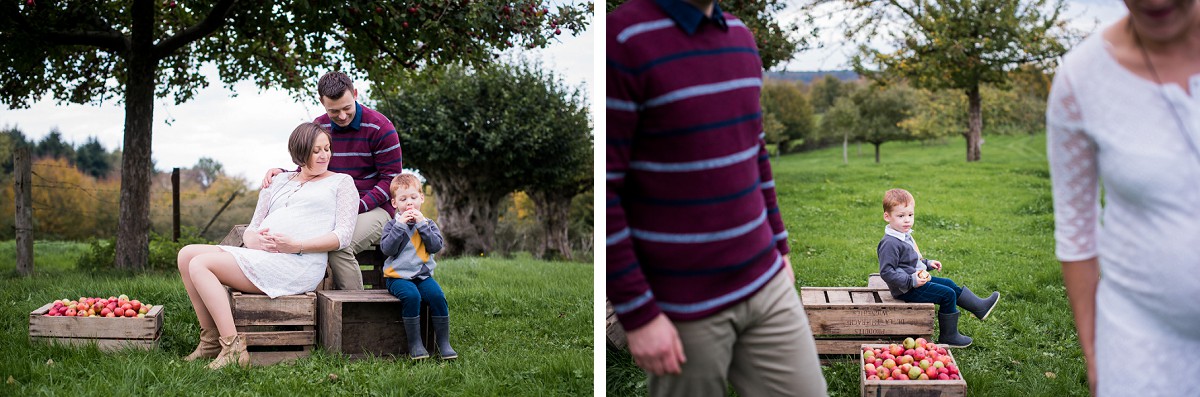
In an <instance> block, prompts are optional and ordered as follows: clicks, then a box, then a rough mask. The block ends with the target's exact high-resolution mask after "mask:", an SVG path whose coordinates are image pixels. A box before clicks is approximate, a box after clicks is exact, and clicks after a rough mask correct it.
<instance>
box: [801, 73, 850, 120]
mask: <svg viewBox="0 0 1200 397" xmlns="http://www.w3.org/2000/svg"><path fill="white" fill-rule="evenodd" d="M847 88H848V87H847V86H846V83H843V82H842V80H841V79H839V78H837V77H834V75H832V74H827V75H825V77H822V78H821V79H819V80H815V81H813V82H812V87H811V88H810V89H809V91H808V96H809V97H810V98H812V106H813V110H814V111H816V112H817V113H825V112H826V111H828V110H829V108H831V107H833V103H834V102H837V100H838V98H841V97H842V96H844V95H845V93H846V91H848V90H847Z"/></svg>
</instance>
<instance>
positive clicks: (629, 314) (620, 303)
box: [604, 29, 686, 375]
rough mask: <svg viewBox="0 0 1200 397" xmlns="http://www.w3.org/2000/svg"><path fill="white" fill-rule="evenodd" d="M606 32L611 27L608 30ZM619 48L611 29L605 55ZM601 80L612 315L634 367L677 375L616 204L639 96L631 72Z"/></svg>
mask: <svg viewBox="0 0 1200 397" xmlns="http://www.w3.org/2000/svg"><path fill="white" fill-rule="evenodd" d="M610 32H611V29H610ZM621 50H622V49H621V48H620V47H619V44H618V43H617V41H616V34H609V36H608V58H609V60H610V61H613V62H618V63H620V62H621V59H616V60H614V57H617V58H620V52H621ZM607 73H608V74H607V76H608V78H607V79H605V80H606V83H607V85H608V90H607V91H608V92H607V97H606V98H605V104H606V108H607V110H606V111H605V114H606V116H607V120H608V128H607V135H608V136H607V142H606V146H607V148H606V152H607V158H606V161H605V167H606V169H605V171H606V172H605V184H606V188H605V191H604V197H605V202H606V203H607V205H606V209H605V212H606V218H607V220H608V222H607V224H608V226H607V230H606V233H607V236H608V237H607V238H606V248H605V250H606V251H607V253H608V255H607V257H608V259H607V261H608V263H607V265H606V272H607V288H606V289H605V291H606V293H607V294H608V299H609V300H610V301H612V304H613V309H614V311H616V313H617V319H619V320H620V321H621V325H622V326H624V327H625V330H626V339H627V340H628V341H629V352H630V353H631V354H632V355H633V359H634V361H635V362H636V363H637V365H638V366H639V367H641V368H642V369H645V370H647V371H649V372H650V373H653V374H655V375H663V374H677V373H679V372H680V364H682V363H683V362H684V361H685V360H686V358H685V356H684V354H683V343H682V342H681V341H680V339H679V334H678V332H677V331H676V329H675V325H674V324H672V323H671V320H670V319H668V318H667V316H666V315H664V314H663V313H662V311H661V310H659V308H658V304H657V303H656V302H655V299H654V293H653V292H652V291H651V290H650V284H648V283H647V282H646V278H645V275H644V274H642V268H641V265H640V264H639V263H638V259H637V255H636V254H635V253H634V250H633V237H632V230H631V229H630V228H629V222H628V219H627V218H626V213H625V208H624V206H623V205H622V203H621V199H622V193H623V190H624V189H625V174H626V173H627V172H628V171H629V159H630V154H631V151H632V147H633V145H632V144H633V135H634V131H635V130H636V128H637V124H638V116H639V113H638V105H637V103H638V99H637V98H638V96H637V93H636V92H635V90H636V89H635V87H636V84H635V83H634V77H633V76H631V75H630V74H628V73H626V72H622V71H620V70H617V69H616V68H613V67H611V66H609V67H608V68H607Z"/></svg>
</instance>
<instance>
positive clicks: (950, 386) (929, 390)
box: [858, 344, 967, 397]
mask: <svg viewBox="0 0 1200 397" xmlns="http://www.w3.org/2000/svg"><path fill="white" fill-rule="evenodd" d="M938 346H941V347H944V348H946V355H948V356H950V358H952V359H953V358H954V352H952V351H950V346H949V345H938ZM866 347H870V348H872V349H874V348H877V347H882V348H885V349H886V348H887V347H888V345H886V344H863V345H861V346H859V347H858V351H859V354H858V379H859V381H858V383H859V390H861V391H862V397H868V396H869V397H911V396H920V397H966V395H967V380H966V378H964V377H963V374H962V365H959V363H958V360H957V359H955V360H954V365H957V366H958V371H959V372H958V379H955V380H867V374H866V373H864V372H863V366H864V365H866V362H865V361H863V357H862V349H863V348H866Z"/></svg>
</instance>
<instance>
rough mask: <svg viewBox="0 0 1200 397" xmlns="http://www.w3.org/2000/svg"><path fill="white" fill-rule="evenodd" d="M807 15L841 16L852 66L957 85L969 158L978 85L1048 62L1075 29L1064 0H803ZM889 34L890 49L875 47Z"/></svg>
mask: <svg viewBox="0 0 1200 397" xmlns="http://www.w3.org/2000/svg"><path fill="white" fill-rule="evenodd" d="M802 4H803V5H802V9H803V10H804V12H805V14H807V15H809V16H810V17H816V16H830V15H836V16H839V17H841V18H839V19H841V20H842V22H843V28H844V29H845V30H844V33H845V35H846V37H847V38H849V39H851V40H855V41H857V42H858V43H860V44H861V46H860V54H859V56H857V57H856V58H855V60H854V64H855V70H856V71H857V72H859V73H860V74H864V75H866V76H867V77H870V78H873V79H887V78H895V77H899V78H903V79H906V80H908V81H909V82H910V83H911V84H912V85H913V86H914V87H916V88H926V89H934V90H937V89H951V90H961V92H963V93H964V94H965V95H966V97H967V117H966V119H967V123H966V124H967V125H966V126H965V127H966V128H964V129H963V130H962V131H963V132H962V134H963V136H964V137H966V141H967V156H966V158H967V161H968V162H970V161H979V159H980V143H981V141H982V137H981V135H982V131H983V111H982V108H983V103H982V96H981V94H980V88H981V87H982V86H984V85H993V86H996V87H1000V88H1008V87H1009V86H1010V84H1011V79H1012V78H1013V72H1014V71H1016V70H1017V69H1018V68H1021V67H1025V68H1034V69H1037V70H1046V69H1052V68H1053V66H1054V63H1055V59H1056V58H1058V57H1059V56H1061V55H1062V54H1063V53H1064V52H1066V48H1067V44H1069V42H1071V41H1073V40H1075V38H1076V37H1077V36H1078V33H1077V32H1075V31H1073V30H1072V29H1071V28H1069V27H1068V26H1067V21H1066V19H1065V18H1064V17H1063V16H1062V13H1063V12H1064V10H1065V7H1066V6H1065V3H1064V1H1063V0H929V1H926V0H887V1H880V0H805V1H804V2H803V3H802ZM878 38H889V39H890V41H891V43H889V44H891V48H894V49H893V50H879V49H876V48H873V47H872V46H873V45H876V44H878V43H876V42H873V41H874V40H876V39H878Z"/></svg>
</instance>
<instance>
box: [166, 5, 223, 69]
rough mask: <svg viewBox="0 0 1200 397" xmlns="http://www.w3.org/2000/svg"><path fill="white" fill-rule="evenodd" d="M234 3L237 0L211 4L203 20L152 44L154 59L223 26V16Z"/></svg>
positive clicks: (169, 53)
mask: <svg viewBox="0 0 1200 397" xmlns="http://www.w3.org/2000/svg"><path fill="white" fill-rule="evenodd" d="M235 3H237V0H221V1H220V2H218V3H217V4H216V5H214V6H213V9H212V11H209V13H208V15H206V16H205V17H204V20H203V21H200V23H198V24H196V25H194V26H192V27H189V28H187V29H184V30H183V31H180V32H179V33H176V34H175V35H174V36H171V37H168V38H166V39H165V40H163V41H160V42H159V43H158V44H156V45H155V46H154V60H156V61H157V60H160V59H163V58H166V57H167V56H169V55H171V54H172V53H174V52H175V50H178V49H179V48H180V47H183V46H185V45H187V44H188V43H191V42H193V41H196V40H199V39H201V38H204V37H206V36H208V35H209V34H212V33H213V32H215V31H217V29H220V28H221V27H222V26H225V17H226V16H228V15H229V10H230V9H233V5H234V4H235Z"/></svg>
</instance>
